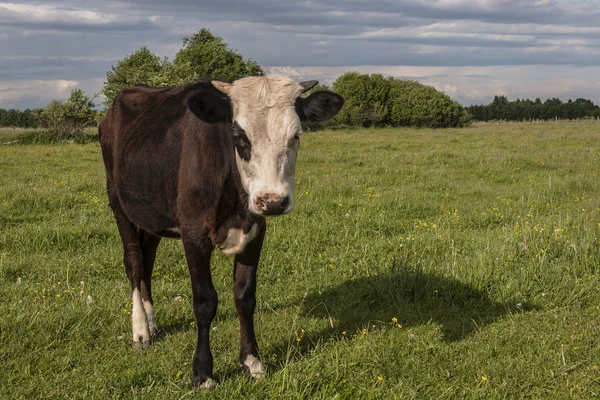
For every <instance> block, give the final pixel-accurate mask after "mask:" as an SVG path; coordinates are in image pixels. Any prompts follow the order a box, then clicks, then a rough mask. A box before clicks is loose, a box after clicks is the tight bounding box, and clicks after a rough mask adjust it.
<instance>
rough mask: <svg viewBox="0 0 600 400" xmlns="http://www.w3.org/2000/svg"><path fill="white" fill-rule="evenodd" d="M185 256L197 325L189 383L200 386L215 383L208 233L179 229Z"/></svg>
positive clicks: (213, 304)
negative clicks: (194, 232) (191, 375)
mask: <svg viewBox="0 0 600 400" xmlns="http://www.w3.org/2000/svg"><path fill="white" fill-rule="evenodd" d="M182 240H183V246H184V248H185V256H186V259H187V262H188V269H189V271H190V277H191V280H192V295H193V307H194V317H195V318H196V324H197V325H198V342H197V344H196V352H195V353H194V359H193V361H192V370H193V374H194V378H193V381H192V384H193V385H194V386H198V387H199V388H201V389H210V388H212V387H213V386H215V382H214V381H213V379H212V370H213V356H212V353H211V352H210V342H209V333H210V324H211V322H212V320H213V318H214V317H215V314H216V311H217V292H216V290H215V287H214V286H213V284H212V278H211V275H210V256H211V253H212V251H213V245H212V242H211V241H210V239H209V238H208V237H198V236H195V235H185V234H183V232H182Z"/></svg>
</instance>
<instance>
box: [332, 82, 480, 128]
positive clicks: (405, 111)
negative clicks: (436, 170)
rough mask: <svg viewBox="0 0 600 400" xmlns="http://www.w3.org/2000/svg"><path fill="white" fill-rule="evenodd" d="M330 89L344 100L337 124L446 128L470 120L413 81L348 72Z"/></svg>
mask: <svg viewBox="0 0 600 400" xmlns="http://www.w3.org/2000/svg"><path fill="white" fill-rule="evenodd" d="M333 90H334V91H335V92H336V93H338V94H340V95H341V96H343V97H344V99H345V105H344V108H342V110H341V111H340V113H339V114H338V116H337V117H336V121H337V123H339V124H344V125H351V126H365V127H367V126H416V127H428V128H448V127H460V126H466V125H469V124H470V123H471V116H470V114H469V113H468V112H467V111H466V110H465V109H464V107H462V106H461V105H460V104H458V103H457V102H456V101H454V100H452V99H451V98H450V97H449V96H448V95H446V94H445V93H441V92H438V91H437V90H435V89H434V88H433V87H431V86H426V85H423V84H421V83H418V82H416V81H408V80H400V79H396V78H393V77H388V78H384V77H383V76H382V75H380V74H373V75H367V74H359V73H357V72H348V73H345V74H344V75H342V76H340V77H339V78H338V79H337V80H336V81H335V82H334V83H333Z"/></svg>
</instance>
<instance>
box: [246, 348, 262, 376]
mask: <svg viewBox="0 0 600 400" xmlns="http://www.w3.org/2000/svg"><path fill="white" fill-rule="evenodd" d="M244 367H245V368H244ZM242 368H244V369H246V370H247V371H248V373H249V374H250V376H251V377H252V378H253V379H262V378H264V376H265V367H263V365H262V363H261V362H260V360H259V359H258V358H256V357H254V356H253V355H252V354H249V355H248V356H247V357H246V359H245V360H244V363H243V364H242Z"/></svg>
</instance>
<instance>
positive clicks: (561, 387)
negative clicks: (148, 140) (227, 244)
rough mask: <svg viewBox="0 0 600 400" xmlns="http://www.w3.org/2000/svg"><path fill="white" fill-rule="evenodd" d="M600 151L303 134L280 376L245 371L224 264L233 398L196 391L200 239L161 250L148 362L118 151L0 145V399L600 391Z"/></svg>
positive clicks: (220, 280) (272, 288)
mask: <svg viewBox="0 0 600 400" xmlns="http://www.w3.org/2000/svg"><path fill="white" fill-rule="evenodd" d="M599 153H600V124H598V123H597V122H577V123H572V122H561V123H559V124H555V123H539V124H498V125H493V124H483V125H476V126H474V127H472V128H468V129H459V130H436V131H432V130H426V129H423V130H413V129H378V130H351V131H325V132H319V133H318V134H310V133H309V134H306V135H305V136H304V137H303V139H302V146H301V149H300V160H299V165H298V174H297V186H296V210H295V211H294V212H293V213H292V214H291V215H289V216H285V217H279V218H275V219H271V220H269V222H268V231H267V240H266V243H265V246H264V250H263V256H262V261H261V266H260V268H259V280H258V296H257V297H258V305H257V314H256V326H257V338H258V342H259V346H260V349H261V355H262V360H263V362H264V363H265V364H266V365H267V368H268V370H267V372H268V376H267V378H266V379H265V380H264V381H261V382H257V383H253V382H248V381H247V380H246V379H245V378H244V376H243V375H242V373H241V371H240V369H239V365H238V360H237V358H238V340H239V333H238V329H239V325H238V321H237V316H236V312H235V307H234V304H233V298H232V297H233V296H232V293H231V292H232V267H231V264H232V260H231V259H230V258H227V257H225V256H223V255H222V254H220V253H217V252H216V253H215V256H214V257H213V276H214V281H215V286H216V288H217V291H218V293H219V310H218V313H217V317H216V319H215V321H214V323H213V332H212V336H211V339H212V350H213V354H214V356H215V377H216V379H217V381H218V382H219V386H218V387H217V388H216V389H215V390H213V391H212V392H209V393H197V392H195V391H193V390H192V389H191V387H190V383H191V358H192V354H193V351H194V348H195V342H196V334H195V326H194V320H193V315H192V311H191V298H190V296H191V290H190V283H189V277H188V273H187V267H186V264H185V261H184V256H183V250H182V246H181V243H180V242H179V241H175V240H163V242H162V243H161V245H160V247H159V251H158V259H157V265H156V268H155V274H154V277H155V278H154V280H153V287H154V297H155V307H156V311H157V322H158V325H159V327H160V328H162V330H163V333H164V335H163V336H162V337H161V338H159V339H158V340H156V341H155V343H154V344H153V346H152V347H151V348H150V349H149V350H147V351H143V352H136V351H133V350H131V348H130V340H131V338H130V335H131V328H130V317H129V313H130V306H131V303H130V290H129V284H128V281H127V279H126V276H125V272H124V267H123V265H122V252H121V246H120V240H119V237H118V234H117V229H116V226H115V223H114V220H113V217H112V213H111V211H110V209H109V208H108V206H107V200H106V195H105V190H104V171H103V167H102V162H101V156H100V148H99V145H98V144H97V143H91V144H87V145H78V144H71V145H51V146H19V145H10V146H0V363H1V365H2V368H0V397H2V398H23V399H30V398H46V397H50V398H86V399H88V398H99V399H105V398H117V397H120V398H130V397H135V398H160V399H175V398H188V397H201V398H212V397H217V398H227V399H229V398H241V397H245V398H282V399H307V398H311V399H312V398H316V399H320V398H323V399H332V398H339V399H356V398H442V399H444V398H485V399H496V398H497V399H500V398H502V399H503V398H549V399H550V398H552V399H556V398H591V397H598V396H600V369H599V368H600V285H599V280H600V279H599V271H598V268H599V267H600V179H599V177H600V154H599ZM88 296H90V297H88ZM91 300H93V301H91Z"/></svg>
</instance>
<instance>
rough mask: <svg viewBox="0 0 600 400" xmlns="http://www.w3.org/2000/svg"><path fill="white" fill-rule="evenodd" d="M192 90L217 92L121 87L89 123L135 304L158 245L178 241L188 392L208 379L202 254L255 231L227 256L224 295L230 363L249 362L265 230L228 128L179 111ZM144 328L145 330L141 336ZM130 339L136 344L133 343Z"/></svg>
mask: <svg viewBox="0 0 600 400" xmlns="http://www.w3.org/2000/svg"><path fill="white" fill-rule="evenodd" d="M199 92H202V93H204V92H207V93H209V94H210V96H213V94H214V95H215V96H218V95H219V94H218V93H217V91H216V90H215V89H214V88H213V86H212V85H211V84H210V83H196V84H191V85H186V86H179V87H172V88H148V87H136V88H131V89H126V90H123V91H121V92H120V93H119V95H118V96H117V98H116V99H115V101H114V102H113V104H112V106H111V107H110V109H109V110H108V112H107V114H106V116H105V118H104V119H103V120H102V122H101V123H100V126H99V134H100V144H101V147H102V155H103V158H104V164H105V168H106V178H107V179H106V181H107V182H106V185H107V192H108V197H109V201H110V205H111V207H112V209H113V212H114V215H115V219H116V222H117V225H118V228H119V233H120V235H121V238H122V242H123V248H124V263H125V266H126V271H127V275H128V278H129V280H130V282H131V287H132V290H133V291H135V290H136V289H137V290H139V291H140V292H141V297H142V299H143V301H144V303H146V302H150V304H152V293H151V275H152V267H153V264H154V258H155V255H156V249H157V247H158V244H159V242H160V238H161V237H165V236H166V237H181V239H182V241H183V245H184V248H185V253H186V258H187V261H188V266H189V271H190V277H191V280H192V292H193V303H194V315H195V317H196V320H197V324H198V343H197V348H196V352H195V355H194V360H193V369H194V384H195V385H203V384H208V383H210V382H212V380H211V379H210V378H212V355H211V353H210V348H209V332H210V324H211V321H212V319H213V317H214V315H215V312H216V307H217V294H216V291H215V289H214V287H213V284H212V281H211V274H210V257H211V253H212V251H213V249H214V248H215V247H216V246H218V245H219V244H221V243H223V241H224V240H225V238H226V237H227V234H228V232H229V230H230V229H232V228H238V229H243V231H244V232H248V231H250V229H251V227H252V226H253V225H254V224H256V226H257V227H258V231H257V232H258V234H257V235H256V237H255V238H254V239H253V240H252V241H250V242H249V243H248V244H247V245H246V246H245V249H244V250H243V251H242V252H241V253H239V254H237V255H236V256H235V261H234V280H235V282H234V296H235V304H236V308H237V310H238V314H239V317H240V324H241V346H240V362H241V363H242V364H243V362H244V360H245V359H246V358H247V357H248V356H249V355H252V356H254V357H257V358H258V348H257V345H256V340H255V337H254V327H253V313H254V308H255V304H256V300H255V290H256V267H257V265H258V261H259V256H260V251H261V247H262V242H263V238H264V233H265V221H264V218H263V217H260V216H256V215H252V214H249V213H248V212H247V209H246V199H245V192H244V190H243V189H242V187H241V183H240V177H239V175H238V172H237V167H236V164H235V158H234V157H235V155H234V144H233V140H232V137H231V123H230V122H216V123H207V122H204V121H202V120H201V119H199V118H198V117H197V116H196V115H194V114H193V113H192V112H191V111H190V110H189V108H188V107H187V106H186V103H187V101H188V98H189V97H190V96H193V95H194V94H198V93H199ZM255 229H256V228H255ZM152 310H153V308H152ZM134 330H135V328H134ZM153 330H156V328H155V327H154V329H153V327H152V326H150V333H151V334H154V332H152V331H153ZM133 341H134V346H136V342H139V337H138V338H136V337H134V338H133ZM147 344H148V343H144V344H143V345H144V346H145V345H147ZM137 345H139V343H137Z"/></svg>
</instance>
